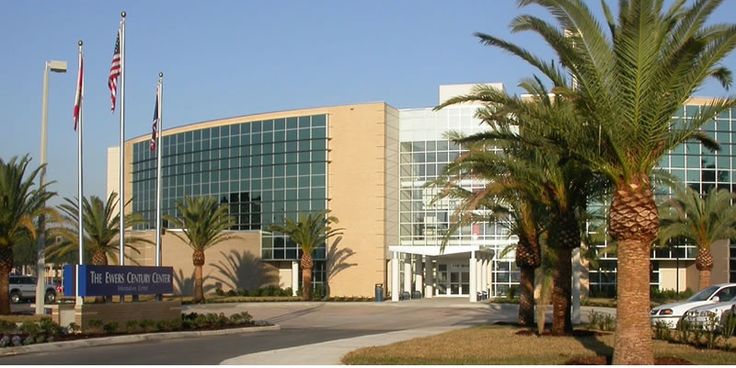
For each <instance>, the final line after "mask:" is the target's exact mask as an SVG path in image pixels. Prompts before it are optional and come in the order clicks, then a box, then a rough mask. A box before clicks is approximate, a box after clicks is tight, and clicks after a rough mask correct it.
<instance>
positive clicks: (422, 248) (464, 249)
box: [388, 245, 494, 257]
mask: <svg viewBox="0 0 736 368" xmlns="http://www.w3.org/2000/svg"><path fill="white" fill-rule="evenodd" d="M388 251H389V252H399V253H405V254H416V255H421V256H431V257H437V256H445V255H451V254H462V253H470V252H480V253H486V254H490V255H491V256H493V253H494V252H493V250H492V249H487V248H481V247H480V245H448V246H446V247H445V249H444V251H442V247H440V246H439V245H389V247H388Z"/></svg>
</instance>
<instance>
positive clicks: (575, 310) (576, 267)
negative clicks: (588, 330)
mask: <svg viewBox="0 0 736 368" xmlns="http://www.w3.org/2000/svg"><path fill="white" fill-rule="evenodd" d="M581 272H582V265H581V264H580V248H579V247H578V248H575V249H573V250H572V316H571V319H572V323H573V324H579V323H580V273H581Z"/></svg>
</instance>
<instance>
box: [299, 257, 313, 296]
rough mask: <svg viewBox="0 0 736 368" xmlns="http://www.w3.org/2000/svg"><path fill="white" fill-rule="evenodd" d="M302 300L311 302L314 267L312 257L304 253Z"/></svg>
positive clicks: (302, 262)
mask: <svg viewBox="0 0 736 368" xmlns="http://www.w3.org/2000/svg"><path fill="white" fill-rule="evenodd" d="M301 267H302V299H304V300H312V268H313V267H314V261H313V260H312V255H311V254H309V253H307V252H304V253H302V261H301Z"/></svg>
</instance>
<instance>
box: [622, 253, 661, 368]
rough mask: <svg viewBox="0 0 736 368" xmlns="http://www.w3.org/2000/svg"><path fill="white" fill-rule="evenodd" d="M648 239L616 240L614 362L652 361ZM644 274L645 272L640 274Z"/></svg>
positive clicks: (634, 362)
mask: <svg viewBox="0 0 736 368" xmlns="http://www.w3.org/2000/svg"><path fill="white" fill-rule="evenodd" d="M649 250H650V247H649V242H642V241H637V240H625V241H621V240H619V242H618V274H617V285H616V293H617V298H618V303H617V306H616V319H617V322H616V335H615V340H614V348H613V364H616V365H618V364H652V362H653V361H654V353H653V350H652V349H653V347H652V330H651V322H650V321H649V314H648V313H647V312H648V311H649V309H650V304H649V293H650V290H649ZM642 275H646V276H642Z"/></svg>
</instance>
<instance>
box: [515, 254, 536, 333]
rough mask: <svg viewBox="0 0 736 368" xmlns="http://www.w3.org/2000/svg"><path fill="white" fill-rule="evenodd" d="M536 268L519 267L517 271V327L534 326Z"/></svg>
mask: <svg viewBox="0 0 736 368" xmlns="http://www.w3.org/2000/svg"><path fill="white" fill-rule="evenodd" d="M535 268H536V267H531V266H521V267H519V270H520V271H521V275H520V277H519V286H520V288H519V289H520V290H519V325H521V326H526V327H533V326H534V269H535Z"/></svg>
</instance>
